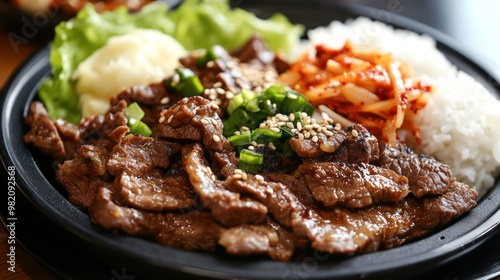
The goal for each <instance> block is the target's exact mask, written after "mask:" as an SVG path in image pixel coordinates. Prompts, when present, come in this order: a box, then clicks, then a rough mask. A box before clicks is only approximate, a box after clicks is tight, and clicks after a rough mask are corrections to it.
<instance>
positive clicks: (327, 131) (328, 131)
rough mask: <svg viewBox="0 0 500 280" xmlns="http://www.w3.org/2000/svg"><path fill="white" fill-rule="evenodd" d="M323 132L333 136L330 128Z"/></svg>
mask: <svg viewBox="0 0 500 280" xmlns="http://www.w3.org/2000/svg"><path fill="white" fill-rule="evenodd" d="M323 133H325V135H326V136H333V132H331V131H330V130H325V131H324V132H323Z"/></svg>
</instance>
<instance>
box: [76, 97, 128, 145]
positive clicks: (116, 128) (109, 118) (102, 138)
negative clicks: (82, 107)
mask: <svg viewBox="0 0 500 280" xmlns="http://www.w3.org/2000/svg"><path fill="white" fill-rule="evenodd" d="M126 106H127V103H126V102H125V101H123V100H122V101H120V102H119V104H117V105H115V110H112V111H115V112H114V113H111V112H109V113H107V114H106V115H104V116H103V115H99V116H90V117H85V118H83V119H82V120H81V121H80V124H79V126H78V130H79V132H80V133H79V134H80V138H81V140H82V144H83V145H84V144H92V145H99V146H102V147H104V148H105V149H106V150H108V151H111V150H112V149H113V147H114V146H115V145H116V144H118V143H120V141H121V139H122V137H123V136H124V135H125V134H126V133H127V132H128V131H129V130H130V129H129V128H128V126H127V119H126V118H125V113H124V111H125V108H126ZM117 107H118V108H119V109H120V110H118V109H116V108H117Z"/></svg>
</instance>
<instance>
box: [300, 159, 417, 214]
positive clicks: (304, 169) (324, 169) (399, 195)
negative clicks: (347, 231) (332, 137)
mask: <svg viewBox="0 0 500 280" xmlns="http://www.w3.org/2000/svg"><path fill="white" fill-rule="evenodd" d="M298 170H299V171H300V173H301V174H302V175H303V181H302V182H303V185H304V186H307V187H308V188H309V190H311V192H312V194H313V196H314V198H315V199H316V200H317V201H318V202H321V203H322V204H323V205H324V206H326V207H349V208H363V207H367V206H372V205H373V204H376V203H379V202H397V201H401V200H403V198H405V197H406V195H407V194H408V192H409V191H408V179H407V178H406V177H404V176H401V175H398V174H396V173H394V172H393V171H391V170H389V169H384V168H380V167H377V166H373V165H369V164H365V163H359V164H352V163H344V162H324V163H317V164H305V165H301V166H299V169H298Z"/></svg>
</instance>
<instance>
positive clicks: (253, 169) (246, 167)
mask: <svg viewBox="0 0 500 280" xmlns="http://www.w3.org/2000/svg"><path fill="white" fill-rule="evenodd" d="M238 168H239V169H241V170H243V171H245V172H248V173H252V174H257V173H259V171H260V169H261V168H262V164H251V163H246V162H242V161H240V162H239V163H238Z"/></svg>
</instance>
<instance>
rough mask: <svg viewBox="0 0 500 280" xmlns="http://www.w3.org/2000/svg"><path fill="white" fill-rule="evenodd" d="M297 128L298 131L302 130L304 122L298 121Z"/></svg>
mask: <svg viewBox="0 0 500 280" xmlns="http://www.w3.org/2000/svg"><path fill="white" fill-rule="evenodd" d="M297 130H298V131H301V130H302V124H301V123H300V122H298V123H297Z"/></svg>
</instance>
